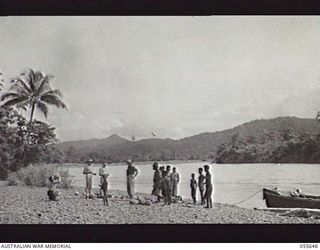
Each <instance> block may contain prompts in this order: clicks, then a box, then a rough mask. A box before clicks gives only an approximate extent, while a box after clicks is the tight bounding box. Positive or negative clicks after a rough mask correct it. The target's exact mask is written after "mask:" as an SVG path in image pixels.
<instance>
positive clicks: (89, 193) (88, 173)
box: [83, 159, 96, 199]
mask: <svg viewBox="0 0 320 250" xmlns="http://www.w3.org/2000/svg"><path fill="white" fill-rule="evenodd" d="M92 163H93V160H92V159H90V160H89V161H88V165H87V166H85V167H84V169H83V174H85V175H86V188H85V192H86V199H88V198H89V199H93V194H92V176H93V175H96V173H93V172H92V170H91V167H92Z"/></svg>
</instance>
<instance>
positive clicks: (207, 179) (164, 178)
mask: <svg viewBox="0 0 320 250" xmlns="http://www.w3.org/2000/svg"><path fill="white" fill-rule="evenodd" d="M92 163H93V160H90V161H88V165H87V166H86V167H85V168H84V171H83V174H85V176H86V189H85V192H86V198H93V194H92V178H93V175H96V173H94V172H93V171H92V170H91V165H92ZM126 163H127V165H128V168H127V171H126V175H127V192H128V196H129V198H130V199H133V198H134V197H135V178H136V177H137V175H138V173H139V171H138V169H137V168H136V167H135V166H133V161H132V160H127V161H126ZM153 170H154V176H153V189H152V192H151V194H152V195H154V196H156V197H157V202H160V201H161V198H163V199H164V203H165V204H166V205H170V204H171V202H172V198H174V199H177V198H178V197H179V196H178V184H179V182H180V176H179V173H178V172H177V169H176V168H175V167H173V168H172V172H171V166H170V165H167V166H166V167H165V166H161V167H159V164H158V162H155V163H154V164H153ZM204 171H205V173H206V174H205V175H204V174H203V168H199V177H198V182H197V180H196V179H195V174H192V175H191V180H190V188H191V197H192V199H193V202H194V204H195V203H196V192H197V188H199V191H200V197H201V204H202V205H206V208H212V198H211V196H212V192H213V185H212V177H211V173H210V170H209V166H208V165H205V166H204ZM99 176H100V188H101V189H100V193H101V195H102V192H103V197H105V200H104V203H105V204H106V205H108V200H107V198H106V196H107V191H108V182H107V178H108V177H109V174H108V173H107V172H106V164H105V163H104V164H103V165H102V167H101V168H100V170H99Z"/></svg>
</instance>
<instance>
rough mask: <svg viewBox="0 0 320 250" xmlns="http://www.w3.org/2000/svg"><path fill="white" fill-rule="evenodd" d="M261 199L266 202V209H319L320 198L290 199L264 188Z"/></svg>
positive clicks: (309, 196) (287, 196)
mask: <svg viewBox="0 0 320 250" xmlns="http://www.w3.org/2000/svg"><path fill="white" fill-rule="evenodd" d="M263 199H264V200H265V201H266V205H267V207H277V208H316V209H320V196H311V195H306V198H302V197H292V196H289V195H282V194H279V193H277V192H275V191H273V190H270V189H266V188H264V189H263Z"/></svg>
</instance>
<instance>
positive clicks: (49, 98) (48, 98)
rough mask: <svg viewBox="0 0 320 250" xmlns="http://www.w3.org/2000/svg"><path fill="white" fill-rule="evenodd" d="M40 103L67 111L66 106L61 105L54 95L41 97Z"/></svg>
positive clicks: (61, 102)
mask: <svg viewBox="0 0 320 250" xmlns="http://www.w3.org/2000/svg"><path fill="white" fill-rule="evenodd" d="M40 100H41V101H43V102H45V103H48V104H51V105H54V106H56V107H57V108H63V109H68V108H67V105H66V104H65V103H63V101H62V100H61V99H60V98H59V97H58V96H54V95H43V96H41V98H40Z"/></svg>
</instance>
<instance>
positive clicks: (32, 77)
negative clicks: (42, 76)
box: [26, 69, 36, 93]
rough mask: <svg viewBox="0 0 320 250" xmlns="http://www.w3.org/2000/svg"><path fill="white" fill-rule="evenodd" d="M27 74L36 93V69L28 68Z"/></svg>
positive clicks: (31, 87) (32, 89)
mask: <svg viewBox="0 0 320 250" xmlns="http://www.w3.org/2000/svg"><path fill="white" fill-rule="evenodd" d="M26 74H27V76H28V78H29V81H28V82H29V85H30V89H31V91H32V92H33V93H34V92H35V90H36V86H35V82H36V75H35V71H34V70H33V69H28V70H27V73H26Z"/></svg>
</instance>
